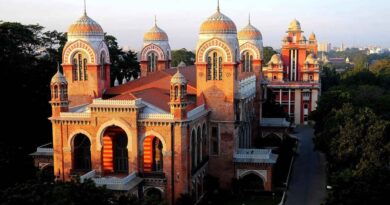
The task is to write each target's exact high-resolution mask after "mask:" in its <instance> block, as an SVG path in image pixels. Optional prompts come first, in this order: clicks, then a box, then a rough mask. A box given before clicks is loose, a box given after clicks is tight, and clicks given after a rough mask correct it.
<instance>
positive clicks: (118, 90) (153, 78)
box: [104, 66, 196, 112]
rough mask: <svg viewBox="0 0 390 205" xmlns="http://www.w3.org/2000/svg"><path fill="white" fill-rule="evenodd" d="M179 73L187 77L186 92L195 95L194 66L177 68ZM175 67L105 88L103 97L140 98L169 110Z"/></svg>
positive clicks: (114, 98) (116, 98) (115, 98)
mask: <svg viewBox="0 0 390 205" xmlns="http://www.w3.org/2000/svg"><path fill="white" fill-rule="evenodd" d="M179 70H180V73H181V74H182V75H183V76H184V77H185V78H186V79H187V83H188V84H187V93H188V94H189V95H196V73H195V72H196V70H195V66H187V67H181V68H179ZM176 72H177V69H167V70H163V71H157V72H155V73H151V74H148V76H146V77H142V78H139V79H136V80H134V81H130V82H128V83H126V84H123V85H120V86H116V87H112V88H109V89H107V90H106V92H105V93H104V95H105V96H104V98H106V99H107V98H110V99H113V100H135V99H137V98H142V100H144V101H146V102H148V103H149V104H152V105H154V106H156V107H158V108H160V109H162V110H164V111H167V112H169V111H170V108H169V105H168V103H169V101H170V87H171V83H170V82H171V79H172V77H173V76H174V75H175V74H176Z"/></svg>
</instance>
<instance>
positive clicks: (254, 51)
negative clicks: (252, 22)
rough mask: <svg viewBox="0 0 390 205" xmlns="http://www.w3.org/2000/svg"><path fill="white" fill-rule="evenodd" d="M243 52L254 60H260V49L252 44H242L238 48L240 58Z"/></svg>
mask: <svg viewBox="0 0 390 205" xmlns="http://www.w3.org/2000/svg"><path fill="white" fill-rule="evenodd" d="M245 51H249V52H250V53H252V54H253V56H254V59H255V60H261V59H262V56H261V50H260V48H258V47H257V46H256V45H254V44H253V43H250V42H247V43H244V44H242V45H241V46H240V56H242V54H243V53H244V52H245Z"/></svg>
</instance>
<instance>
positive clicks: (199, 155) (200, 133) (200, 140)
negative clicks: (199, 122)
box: [196, 126, 202, 164]
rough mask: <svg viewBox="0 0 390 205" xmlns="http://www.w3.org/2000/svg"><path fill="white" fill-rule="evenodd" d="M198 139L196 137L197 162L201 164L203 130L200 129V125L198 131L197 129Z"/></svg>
mask: <svg viewBox="0 0 390 205" xmlns="http://www.w3.org/2000/svg"><path fill="white" fill-rule="evenodd" d="M197 134H198V135H197V139H196V142H197V150H196V152H197V155H198V156H197V157H196V158H197V163H198V164H200V162H201V161H202V131H201V129H200V126H199V127H198V131H197Z"/></svg>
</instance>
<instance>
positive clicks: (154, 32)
mask: <svg viewBox="0 0 390 205" xmlns="http://www.w3.org/2000/svg"><path fill="white" fill-rule="evenodd" d="M144 41H168V35H167V33H165V31H164V30H162V29H161V28H159V27H158V26H157V24H155V25H154V26H153V28H151V29H150V30H149V31H148V32H147V33H145V35H144Z"/></svg>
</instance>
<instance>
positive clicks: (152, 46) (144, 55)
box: [141, 43, 167, 61]
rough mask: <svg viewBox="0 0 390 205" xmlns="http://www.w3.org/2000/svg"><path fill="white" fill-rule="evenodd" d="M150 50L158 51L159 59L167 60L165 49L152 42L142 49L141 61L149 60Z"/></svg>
mask: <svg viewBox="0 0 390 205" xmlns="http://www.w3.org/2000/svg"><path fill="white" fill-rule="evenodd" d="M150 52H156V53H157V56H158V59H160V60H167V59H166V55H165V54H164V51H163V49H162V48H161V47H160V46H158V45H156V44H154V43H151V44H148V45H147V46H145V47H144V48H143V49H142V51H141V61H147V60H148V55H149V53H150Z"/></svg>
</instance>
